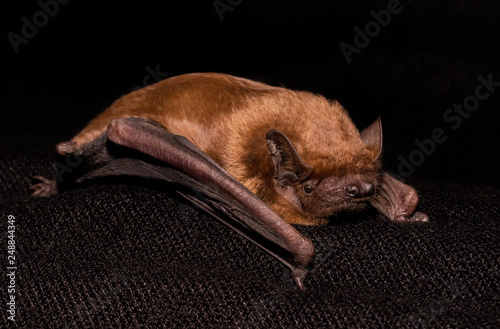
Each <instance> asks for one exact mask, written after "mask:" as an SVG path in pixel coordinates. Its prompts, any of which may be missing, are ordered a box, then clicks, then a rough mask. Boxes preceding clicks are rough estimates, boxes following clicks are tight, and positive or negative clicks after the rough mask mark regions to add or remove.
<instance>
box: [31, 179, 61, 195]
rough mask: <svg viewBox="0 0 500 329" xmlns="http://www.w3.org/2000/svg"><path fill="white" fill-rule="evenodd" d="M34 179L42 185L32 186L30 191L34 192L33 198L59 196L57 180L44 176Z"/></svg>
mask: <svg viewBox="0 0 500 329" xmlns="http://www.w3.org/2000/svg"><path fill="white" fill-rule="evenodd" d="M33 178H34V179H37V180H39V181H40V183H38V184H35V185H32V186H30V190H32V191H33V193H31V196H34V197H44V196H49V195H54V194H57V182H56V181H55V180H50V179H47V178H45V177H42V176H33Z"/></svg>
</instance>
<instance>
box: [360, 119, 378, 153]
mask: <svg viewBox="0 0 500 329" xmlns="http://www.w3.org/2000/svg"><path fill="white" fill-rule="evenodd" d="M361 139H362V140H363V142H364V143H365V145H366V146H367V147H368V148H371V149H373V150H375V151H376V153H377V155H376V157H375V158H376V159H377V158H378V157H379V155H380V153H381V152H382V121H381V120H380V117H378V118H377V120H375V121H374V122H373V123H372V124H371V125H369V126H368V127H366V128H365V129H363V131H362V132H361Z"/></svg>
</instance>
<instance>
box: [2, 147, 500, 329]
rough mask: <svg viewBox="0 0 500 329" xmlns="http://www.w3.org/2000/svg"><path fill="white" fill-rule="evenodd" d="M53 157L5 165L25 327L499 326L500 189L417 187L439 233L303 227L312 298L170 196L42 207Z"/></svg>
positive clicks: (363, 220) (119, 193)
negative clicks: (41, 180)
mask: <svg viewBox="0 0 500 329" xmlns="http://www.w3.org/2000/svg"><path fill="white" fill-rule="evenodd" d="M51 161H52V158H51V156H50V155H49V154H33V155H21V154H15V153H8V154H3V155H2V156H1V157H0V180H1V185H0V198H1V199H0V200H1V201H0V212H1V215H0V218H2V221H1V223H0V229H1V231H2V232H5V231H6V227H7V218H8V215H13V216H15V218H16V222H15V226H16V235H15V241H16V256H17V259H16V261H17V265H18V270H17V276H16V286H17V289H18V293H17V299H16V301H17V303H16V310H17V314H16V323H15V324H16V325H17V326H18V327H21V328H43V327H56V328H119V327H123V328H127V327H164V328H175V327H178V328H200V327H222V328H224V327H238V328H253V327H260V328H267V327H273V328H278V327H280V328H286V327H290V328H291V327H295V328H306V327H311V328H321V327H339V328H350V327H363V328H368V327H373V328H375V327H408V328H435V327H456V328H495V327H498V326H499V325H500V323H499V320H498V319H499V318H500V310H499V307H498V305H499V302H500V301H499V299H500V298H499V285H498V283H499V280H498V277H499V272H500V267H499V259H498V256H499V248H498V246H499V244H498V242H499V241H498V236H499V221H498V218H499V215H500V211H499V207H498V205H499V200H500V199H499V190H498V189H496V188H491V187H484V186H483V187H481V188H479V187H477V186H474V185H460V184H443V183H435V182H431V181H420V180H412V181H409V183H411V184H413V185H414V186H416V188H417V189H418V190H419V192H420V194H421V206H420V209H421V210H422V211H425V212H427V213H428V214H429V215H430V218H431V222H430V223H419V224H402V223H390V222H388V221H387V220H385V219H384V218H382V217H381V216H378V215H376V214H375V213H373V212H369V213H367V214H357V215H355V216H349V217H343V218H339V219H338V220H336V221H335V222H334V223H332V224H331V225H328V226H324V227H299V229H300V231H301V232H302V233H303V234H305V235H306V236H308V237H310V238H311V239H312V241H313V242H314V244H315V245H316V248H317V261H316V267H315V269H314V270H313V272H312V273H311V274H310V275H309V276H308V277H307V279H306V287H307V290H306V291H305V292H301V291H299V290H298V289H297V287H296V286H295V284H294V283H293V281H292V278H291V276H290V273H289V270H288V269H287V268H285V267H284V266H283V265H282V264H281V263H279V262H278V261H276V260H275V259H273V258H272V257H270V256H269V255H268V254H266V253H265V252H263V251H262V250H260V249H259V248H257V247H256V246H254V245H253V244H252V243H250V242H248V241H246V240H245V239H243V238H241V237H240V236H238V235H237V234H236V233H234V232H233V231H231V230H230V229H228V228H227V227H225V226H224V225H222V224H220V223H218V222H217V221H216V220H214V219H212V218H211V217H209V216H206V215H204V214H202V213H200V212H199V211H198V210H196V209H195V208H193V207H191V206H189V205H187V204H185V203H184V202H183V201H182V199H181V198H179V197H177V196H176V195H175V194H174V193H172V192H170V191H169V188H168V187H165V188H164V189H158V188H155V189H152V188H149V187H148V186H147V184H127V182H126V180H125V181H124V182H123V183H122V184H116V183H114V184H111V183H100V184H95V185H91V186H88V187H84V188H79V189H75V190H71V191H67V192H64V193H62V194H59V195H56V196H52V197H48V198H31V197H29V196H28V186H29V185H30V183H31V179H30V176H31V175H33V174H43V175H45V176H48V177H53V173H52V168H51ZM4 239H5V234H3V235H2V240H3V241H4V243H3V244H2V245H3V246H6V243H5V240H4ZM3 259H5V258H3ZM2 266H3V267H4V268H5V267H6V264H5V262H4V263H3V265H2ZM7 284H8V282H7V279H6V278H5V276H4V277H3V278H2V289H0V298H1V300H2V301H6V300H7V291H6V289H4V287H6V286H7ZM4 307H5V306H4ZM6 316H7V314H6V312H5V310H4V311H2V312H1V315H0V318H1V321H2V323H4V322H5V321H6Z"/></svg>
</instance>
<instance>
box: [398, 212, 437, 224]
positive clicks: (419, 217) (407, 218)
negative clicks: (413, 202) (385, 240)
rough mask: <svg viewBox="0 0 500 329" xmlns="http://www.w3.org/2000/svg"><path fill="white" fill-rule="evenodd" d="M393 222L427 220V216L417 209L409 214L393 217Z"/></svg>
mask: <svg viewBox="0 0 500 329" xmlns="http://www.w3.org/2000/svg"><path fill="white" fill-rule="evenodd" d="M393 220H394V221H395V222H428V221H429V216H427V215H426V214H424V213H423V212H420V211H417V212H416V213H414V214H413V215H411V216H406V215H402V216H398V217H396V218H394V219H393Z"/></svg>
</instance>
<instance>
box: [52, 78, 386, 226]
mask: <svg viewBox="0 0 500 329" xmlns="http://www.w3.org/2000/svg"><path fill="white" fill-rule="evenodd" d="M130 116H137V117H143V118H146V119H149V120H152V121H155V122H157V123H159V124H160V125H161V126H163V127H164V128H165V129H167V130H168V131H170V132H172V133H174V134H178V135H183V136H185V137H186V138H188V139H189V140H190V141H191V142H192V143H193V144H195V145H196V146H197V147H199V148H200V149H201V150H203V151H204V152H205V153H207V154H208V155H209V156H210V157H211V158H213V159H214V160H215V161H216V162H217V163H219V164H220V165H221V166H222V167H223V168H225V169H226V170H227V171H228V172H229V173H230V174H231V175H232V176H234V177H235V178H236V179H237V180H238V181H240V182H241V183H243V184H244V185H245V186H247V187H248V188H249V189H250V190H251V191H252V192H254V193H255V194H257V195H258V196H259V197H260V198H261V199H263V200H264V202H266V203H267V204H269V205H270V207H271V208H272V209H273V210H275V211H276V212H277V213H278V214H279V215H281V217H283V218H284V219H285V220H286V221H288V222H290V223H296V224H309V225H311V224H321V223H325V222H326V221H327V219H326V214H322V213H321V211H319V210H318V214H316V215H311V214H304V213H303V212H301V211H300V210H298V209H295V208H293V207H291V205H290V203H288V202H287V200H285V199H284V198H283V197H281V196H280V195H279V194H278V193H277V192H276V190H275V187H274V181H273V175H274V168H273V163H272V160H271V157H270V152H269V149H268V147H267V146H266V132H267V131H269V130H270V129H277V130H280V131H281V132H283V133H284V134H285V135H286V136H287V137H288V138H289V139H290V141H291V142H292V143H293V145H294V146H295V148H296V149H297V151H298V154H299V155H300V156H301V158H302V159H303V161H304V162H305V163H306V164H308V165H309V166H311V167H312V168H313V173H312V175H311V177H310V178H316V179H322V178H324V177H329V176H335V177H343V176H345V175H356V174H361V175H363V174H366V173H373V172H378V170H379V163H378V162H377V161H374V159H376V157H377V155H378V150H376V149H370V148H369V147H367V146H366V145H365V144H364V143H363V141H362V139H361V138H360V133H359V132H358V130H357V129H356V127H355V126H354V124H353V123H352V121H351V120H350V118H349V117H348V115H347V113H346V112H345V110H344V109H343V108H342V106H341V105H340V104H339V103H338V102H336V101H328V100H327V99H325V98H324V97H322V96H318V95H314V94H312V93H308V92H302V91H292V90H288V89H284V88H278V87H272V86H268V85H266V84H263V83H259V82H254V81H251V80H246V79H242V78H237V77H233V76H229V75H224V74H216V73H195V74H186V75H181V76H177V77H173V78H169V79H166V80H164V81H161V82H159V83H157V84H154V85H151V86H148V87H146V88H143V89H140V90H137V91H134V92H132V93H130V94H128V95H125V96H123V97H122V98H120V99H118V100H117V101H115V102H114V103H113V104H112V105H111V106H110V107H109V108H107V109H106V110H105V111H104V112H103V113H102V114H100V115H99V116H97V117H96V118H95V119H94V120H92V121H91V122H90V123H89V125H88V126H87V127H85V129H83V131H82V132H81V133H79V134H78V135H77V136H76V137H74V138H73V139H72V141H71V142H72V147H71V150H70V151H76V150H78V149H79V148H80V147H81V146H82V145H83V144H86V143H88V142H90V141H92V140H93V139H94V138H96V137H97V136H98V135H99V134H100V133H101V132H103V131H104V130H105V129H106V128H107V126H108V124H109V123H110V122H111V120H113V119H115V118H121V117H130ZM61 145H62V144H60V145H59V147H58V151H59V152H61V153H66V152H67V151H68V150H67V149H66V148H64V147H62V146H61ZM66 146H67V144H66ZM374 179H376V178H374ZM299 190H300V189H299Z"/></svg>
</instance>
